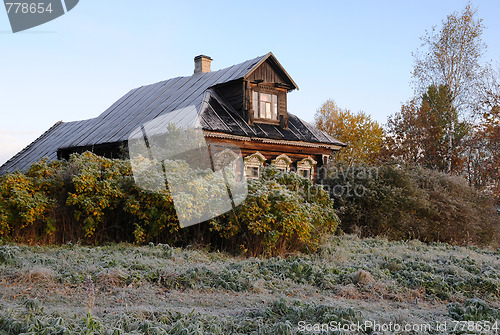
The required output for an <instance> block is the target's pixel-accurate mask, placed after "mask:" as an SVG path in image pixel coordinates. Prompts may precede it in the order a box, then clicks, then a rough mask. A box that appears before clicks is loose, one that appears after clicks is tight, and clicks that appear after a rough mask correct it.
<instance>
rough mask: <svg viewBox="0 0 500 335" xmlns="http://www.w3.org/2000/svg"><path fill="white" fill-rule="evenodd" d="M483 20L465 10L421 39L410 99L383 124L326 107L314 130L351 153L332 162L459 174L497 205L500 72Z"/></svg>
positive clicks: (499, 198)
mask: <svg viewBox="0 0 500 335" xmlns="http://www.w3.org/2000/svg"><path fill="white" fill-rule="evenodd" d="M484 29H485V27H484V25H483V22H482V19H481V18H479V17H478V12H477V9H475V8H473V7H472V6H471V5H470V4H469V5H467V6H466V7H465V8H464V9H463V10H462V11H461V12H454V13H452V14H450V15H448V16H447V17H446V18H445V19H444V20H443V21H442V23H441V25H440V26H439V27H433V28H432V29H431V30H429V31H426V32H425V34H424V35H423V36H422V37H421V42H422V44H421V46H420V48H419V49H418V50H417V51H416V52H414V53H412V56H413V58H414V67H413V71H412V80H411V85H412V87H413V89H414V96H413V97H412V98H410V99H409V100H408V101H407V102H406V103H404V104H402V106H401V109H400V110H399V111H398V112H396V113H394V114H393V115H391V116H389V118H388V120H387V123H386V124H385V125H383V126H382V125H380V124H379V123H378V122H376V121H374V120H373V119H372V118H371V117H370V116H369V115H368V114H366V113H364V112H357V113H355V112H352V111H350V110H349V109H345V108H341V107H339V106H338V105H337V104H336V103H335V101H334V100H328V101H326V102H325V103H324V104H323V105H322V106H321V107H320V108H319V109H318V110H317V112H316V115H315V124H316V126H317V127H318V128H319V129H321V130H324V131H326V132H327V133H329V134H330V135H332V136H334V137H336V138H338V139H339V140H341V141H344V142H345V143H346V144H347V145H348V146H347V148H346V149H344V150H342V151H341V152H340V153H338V154H337V156H336V157H334V161H336V162H341V163H346V164H351V165H352V164H356V163H367V164H382V163H388V162H394V163H398V164H404V165H411V166H421V167H424V168H429V169H433V170H437V171H440V172H444V173H446V174H450V175H451V174H452V175H458V176H462V177H464V178H466V179H467V181H468V183H469V185H471V186H473V187H475V188H477V189H479V190H481V191H484V192H486V193H487V194H489V195H492V196H493V197H495V198H496V201H497V202H498V203H499V204H500V148H499V143H500V69H498V68H496V69H495V68H494V67H493V65H491V64H489V63H487V62H484V61H483V58H484V55H485V51H486V48H487V46H486V44H485V43H484V42H483V40H482V34H483V32H484Z"/></svg>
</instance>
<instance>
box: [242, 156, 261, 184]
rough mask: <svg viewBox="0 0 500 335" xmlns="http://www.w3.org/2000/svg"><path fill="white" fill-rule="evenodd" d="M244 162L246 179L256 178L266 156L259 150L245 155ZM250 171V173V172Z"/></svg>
mask: <svg viewBox="0 0 500 335" xmlns="http://www.w3.org/2000/svg"><path fill="white" fill-rule="evenodd" d="M243 160H244V162H245V176H246V178H247V179H258V178H259V177H260V170H261V168H262V167H263V166H264V162H265V161H266V157H264V155H262V154H261V153H260V152H258V151H257V152H256V153H254V154H251V155H248V156H246V157H245V158H244V159H243ZM250 171H252V173H250ZM255 171H257V173H255Z"/></svg>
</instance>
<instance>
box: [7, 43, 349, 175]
mask: <svg viewBox="0 0 500 335" xmlns="http://www.w3.org/2000/svg"><path fill="white" fill-rule="evenodd" d="M266 60H269V61H270V62H273V63H274V64H275V66H279V67H280V68H281V69H282V73H284V74H285V76H286V79H287V80H289V81H290V83H291V85H292V86H291V89H295V88H297V89H298V86H297V85H296V84H295V82H294V81H293V80H292V79H291V77H290V76H289V75H288V74H287V73H286V71H285V70H284V69H283V68H282V67H281V65H280V64H279V63H278V61H277V59H276V58H275V57H274V55H273V54H272V53H268V54H266V55H264V56H260V57H256V58H254V59H251V60H247V61H245V62H243V63H240V64H237V65H233V66H230V67H228V68H225V69H221V70H218V71H213V72H208V73H195V74H193V75H192V76H189V77H176V78H172V79H169V80H165V81H161V82H158V83H155V84H151V85H145V86H141V87H138V88H136V89H133V90H131V91H129V92H128V93H127V94H125V95H124V96H123V97H121V98H120V99H119V100H118V101H116V102H115V103H114V104H113V105H111V106H110V107H109V108H108V109H106V110H105V111H104V112H103V113H102V114H101V115H99V116H98V117H96V118H92V119H89V120H82V121H73V122H57V123H56V124H55V125H54V126H52V127H51V128H50V129H49V130H47V131H46V132H45V133H44V134H42V135H41V136H40V137H39V138H38V139H36V140H35V141H34V142H33V143H31V144H30V145H28V146H27V147H26V148H24V149H23V150H22V151H20V152H19V153H18V154H16V155H15V156H14V157H12V158H11V159H10V160H9V161H7V162H6V163H5V164H4V165H2V166H1V167H0V174H3V173H7V172H12V171H14V170H21V171H24V170H26V169H28V168H29V166H31V164H33V163H35V162H36V161H38V160H40V159H41V158H42V157H47V158H48V159H49V160H55V159H57V151H58V150H59V149H64V148H72V147H91V146H94V145H99V144H106V143H120V142H125V141H127V139H128V137H129V135H130V134H131V133H132V131H134V129H136V128H137V127H138V126H140V125H142V124H144V123H146V122H148V121H150V120H153V119H154V118H156V117H158V116H159V115H162V114H165V113H170V112H175V111H178V110H180V109H182V108H185V107H188V106H195V107H196V109H197V110H198V111H200V108H201V106H202V103H203V100H204V98H205V96H206V93H207V92H208V93H209V95H208V96H209V97H210V99H209V101H208V102H209V103H208V104H206V105H205V106H207V107H206V108H204V110H203V111H200V117H201V120H202V127H203V129H204V130H207V131H214V132H223V133H229V134H234V135H240V136H247V137H257V138H273V139H282V140H289V141H305V142H314V143H325V144H329V145H338V146H344V144H343V143H341V142H339V141H338V140H336V139H334V138H332V137H331V136H329V135H327V134H325V133H324V132H322V131H320V130H318V129H316V128H314V127H312V126H311V125H309V124H308V123H307V122H305V121H302V120H301V119H299V118H298V117H296V116H294V115H292V114H289V129H287V130H284V129H281V128H280V127H278V126H275V125H269V124H256V125H254V126H250V125H248V123H246V122H245V120H243V118H242V117H241V116H240V115H239V114H238V113H237V112H236V111H235V110H234V109H233V108H232V107H231V106H230V105H229V104H228V103H227V102H226V101H225V100H224V99H223V98H222V97H220V96H219V95H218V94H217V93H215V91H214V90H211V89H210V88H212V87H215V86H217V85H219V84H222V83H227V82H230V81H234V80H238V79H242V78H243V79H244V78H246V77H248V76H249V75H250V74H251V73H252V72H253V71H255V70H256V69H257V68H258V67H259V66H260V65H261V64H262V63H263V62H265V61H266ZM205 99H206V98H205ZM179 119H182V116H179Z"/></svg>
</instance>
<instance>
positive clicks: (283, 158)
mask: <svg viewBox="0 0 500 335" xmlns="http://www.w3.org/2000/svg"><path fill="white" fill-rule="evenodd" d="M271 163H272V164H273V165H274V166H276V168H278V169H279V170H281V171H283V172H289V171H290V165H291V164H292V160H291V158H290V157H288V156H287V155H286V154H281V155H279V156H278V157H276V158H275V159H273V160H272V161H271Z"/></svg>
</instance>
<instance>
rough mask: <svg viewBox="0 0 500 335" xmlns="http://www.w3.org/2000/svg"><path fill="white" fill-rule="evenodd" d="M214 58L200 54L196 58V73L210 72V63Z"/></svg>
mask: <svg viewBox="0 0 500 335" xmlns="http://www.w3.org/2000/svg"><path fill="white" fill-rule="evenodd" d="M211 62H212V58H210V57H208V56H205V55H199V56H196V57H195V58H194V73H207V72H210V63H211Z"/></svg>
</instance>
